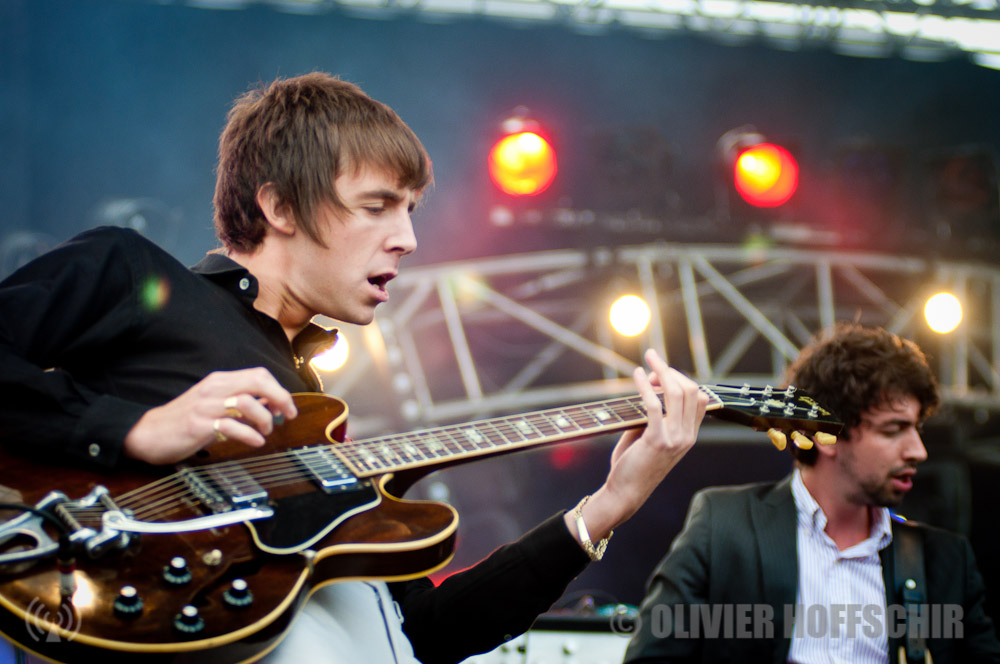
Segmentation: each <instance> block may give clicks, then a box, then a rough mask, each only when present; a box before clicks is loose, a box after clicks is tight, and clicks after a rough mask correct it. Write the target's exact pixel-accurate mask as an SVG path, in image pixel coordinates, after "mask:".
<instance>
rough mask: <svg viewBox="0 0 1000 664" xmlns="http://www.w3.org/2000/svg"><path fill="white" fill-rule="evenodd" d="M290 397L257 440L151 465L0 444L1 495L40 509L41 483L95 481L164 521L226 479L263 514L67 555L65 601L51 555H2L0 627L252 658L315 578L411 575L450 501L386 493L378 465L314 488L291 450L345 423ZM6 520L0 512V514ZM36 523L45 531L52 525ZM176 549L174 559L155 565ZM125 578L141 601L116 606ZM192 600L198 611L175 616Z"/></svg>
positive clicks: (84, 485)
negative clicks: (292, 408)
mask: <svg viewBox="0 0 1000 664" xmlns="http://www.w3.org/2000/svg"><path fill="white" fill-rule="evenodd" d="M295 399H296V405H297V407H298V409H299V413H300V415H299V417H297V418H296V419H295V420H292V421H290V422H287V423H285V424H283V425H282V426H280V427H276V429H275V431H274V433H272V435H271V436H269V437H268V439H267V443H266V445H265V447H264V448H263V449H254V448H248V447H246V446H243V445H238V444H233V443H224V444H220V445H216V446H212V447H210V448H208V449H207V450H205V451H204V452H203V453H202V454H200V455H199V456H197V457H196V458H194V459H192V460H190V461H188V462H186V463H185V464H183V465H182V466H181V467H179V468H176V469H175V468H168V469H166V472H162V474H158V472H157V471H158V470H160V469H156V468H152V467H148V466H142V467H139V466H135V467H132V468H129V469H127V470H125V471H122V470H121V469H118V470H116V471H108V472H101V471H81V470H79V469H78V468H72V467H70V466H68V465H67V466H61V465H59V464H58V463H48V462H46V463H45V464H44V465H43V464H42V463H39V462H38V461H36V460H31V459H30V458H28V457H19V456H16V455H12V454H10V453H9V452H8V451H6V450H0V501H3V502H8V503H10V502H19V503H25V504H28V505H36V504H37V503H39V502H40V501H42V500H43V499H44V498H45V497H46V494H48V493H49V492H50V491H52V490H56V491H60V492H62V493H64V494H66V496H68V497H69V499H71V500H76V499H78V498H80V497H82V496H85V495H87V494H88V493H90V492H91V491H92V490H93V489H94V488H95V487H97V486H99V485H101V486H104V487H106V488H107V489H108V493H109V495H110V497H111V499H112V500H114V501H115V503H116V504H118V505H120V506H121V507H122V508H123V509H127V510H129V511H131V512H134V514H135V516H134V518H135V519H136V520H141V521H150V522H156V523H160V524H163V523H167V524H169V523H172V522H178V521H186V520H193V519H197V518H199V517H204V516H206V515H210V514H212V513H213V512H219V511H220V510H213V509H212V507H213V505H215V504H216V503H215V500H216V499H217V495H216V494H215V492H214V491H215V490H219V487H220V486H221V487H222V488H230V489H232V491H233V493H232V494H231V495H234V496H235V497H236V499H237V500H236V501H235V502H236V504H237V506H239V501H240V500H251V499H253V500H254V501H255V503H256V504H257V505H262V506H266V507H268V508H270V509H271V510H273V515H272V516H270V517H267V518H261V519H255V520H253V521H248V522H245V523H236V524H233V525H223V526H218V527H211V528H207V529H202V528H198V529H192V530H182V531H181V532H167V533H160V532H156V533H150V532H144V533H142V534H140V535H132V536H131V539H130V541H129V542H128V544H127V546H124V547H123V548H121V549H120V550H109V551H106V552H103V553H102V554H100V555H98V556H97V557H95V558H91V557H90V556H88V555H87V553H86V552H78V553H77V555H76V571H75V573H74V577H75V580H76V590H75V592H74V593H73V594H72V596H70V597H68V598H64V597H63V596H62V594H61V592H60V576H59V572H58V571H57V569H56V564H55V559H54V557H53V556H47V557H42V558H36V559H30V560H22V561H17V562H8V563H6V564H0V608H2V609H3V610H2V611H0V632H2V633H3V634H4V635H6V636H7V637H8V638H10V639H11V640H13V641H15V642H17V643H18V644H20V645H21V646H22V647H23V648H24V649H26V650H28V651H30V652H33V653H36V654H39V655H41V656H42V657H45V658H47V659H50V660H54V661H57V662H77V661H83V660H84V659H85V658H90V657H93V658H94V659H99V660H100V661H102V662H126V661H127V662H133V661H135V660H136V659H137V658H139V657H141V658H142V660H143V661H157V662H159V661H163V662H206V663H207V662H211V663H212V664H225V663H230V662H232V663H235V662H243V661H253V660H254V659H257V658H259V657H261V656H263V655H264V654H265V653H267V652H268V651H270V650H271V649H272V648H273V647H274V646H276V645H277V644H278V642H279V641H280V640H281V638H282V637H283V635H284V634H285V632H286V631H287V630H288V628H289V626H290V625H291V622H292V620H293V619H294V617H295V615H296V613H297V612H298V610H299V608H300V607H301V606H302V604H303V603H304V602H305V600H306V599H307V598H308V596H309V595H310V594H311V593H312V591H313V590H315V589H316V588H318V587H320V586H322V585H324V584H326V583H329V582H332V581H335V580H344V579H353V578H377V579H387V580H402V579H410V578H416V577H419V576H423V575H426V574H427V573H428V572H430V571H433V570H435V569H437V568H439V567H441V566H443V565H445V564H446V563H447V562H448V561H449V560H450V558H451V555H452V551H453V547H454V539H455V530H456V527H457V514H456V513H455V511H454V510H453V509H452V508H451V507H449V506H447V505H443V504H438V503H428V502H414V501H401V500H398V499H396V498H394V497H392V496H391V495H389V494H388V493H387V491H386V489H385V484H386V482H387V481H388V479H389V477H390V476H389V475H382V476H374V477H369V478H364V479H362V478H354V479H352V481H350V482H348V483H347V485H346V486H345V485H343V484H333V485H324V483H323V482H322V481H321V480H323V479H328V475H329V473H327V475H324V472H325V470H326V469H321V470H319V471H311V470H306V471H303V470H302V469H303V468H306V469H310V467H311V465H312V464H314V463H315V460H314V459H313V458H312V457H309V458H307V459H305V460H303V458H300V457H299V456H295V455H293V456H292V457H291V458H292V461H291V462H289V461H288V460H287V459H288V458H289V456H290V455H289V452H290V451H291V452H292V453H295V452H297V451H298V449H299V448H301V449H303V450H304V449H309V448H310V447H315V446H321V447H323V448H329V447H330V446H329V443H331V442H339V441H341V440H342V439H343V433H344V430H345V428H346V420H347V407H346V405H345V404H344V403H343V402H341V401H339V400H337V399H335V398H333V397H328V396H326V395H296V397H295ZM333 447H334V448H335V447H336V446H333ZM275 458H278V459H281V460H282V463H277V462H273V461H271V459H275ZM241 464H242V465H243V466H246V467H247V468H252V469H257V470H261V469H263V471H262V472H257V473H256V474H255V477H256V478H257V479H248V477H249V476H246V475H244V474H242V471H240V472H239V473H236V474H234V473H233V471H232V469H233V468H235V467H237V466H239V465H241ZM220 468H221V469H223V471H225V474H224V475H223V474H221V473H222V472H223V471H220V470H218V469H220ZM208 469H213V470H211V471H209V470H208ZM291 470H294V471H297V472H290V471H291ZM341 472H342V470H341ZM190 477H198V478H200V480H204V479H205V478H208V479H210V480H211V481H212V487H214V490H207V491H206V492H205V493H202V492H201V484H199V483H198V482H194V483H193V484H192V483H190V482H187V481H186V480H185V478H190ZM219 477H223V479H222V480H219V479H218V478H219ZM178 478H180V479H178ZM260 478H265V479H260ZM192 486H193V487H194V489H192ZM234 487H235V488H234ZM262 491H263V492H264V493H261V492H262ZM140 499H141V500H140ZM103 511H105V510H104V508H103V507H102V506H101V505H100V504H98V505H97V506H95V507H91V508H89V509H78V510H74V511H73V517H74V518H75V519H76V520H77V521H78V522H79V524H80V525H81V526H82V527H84V528H87V527H89V528H92V529H94V530H100V529H101V522H100V515H101V513H102V512H103ZM222 513H224V511H223V512H222ZM17 516H18V514H17V513H15V512H13V511H10V510H0V525H2V524H3V522H4V521H8V523H9V521H10V520H14V519H15V517H17ZM38 523H39V524H40V523H41V522H40V521H39V522H38ZM44 528H45V530H46V531H47V532H48V533H49V534H50V535H51V536H52V537H53V538H54V537H55V529H54V528H51V526H48V525H46V526H45V527H44ZM5 540H6V541H5ZM29 540H30V534H28V535H25V534H21V535H13V536H11V534H10V533H9V532H8V534H7V537H6V538H4V533H3V531H2V530H0V554H3V553H6V552H9V551H12V550H16V549H17V548H18V545H24V546H28V547H31V546H33V545H34V544H35V542H33V541H29ZM22 548H23V547H22ZM176 558H183V560H184V566H183V567H182V568H181V570H180V571H178V569H177V568H176V567H175V568H172V569H171V570H169V571H168V573H165V569H167V568H168V567H169V566H170V565H171V561H172V560H174V559H176ZM187 575H189V576H190V578H189V579H187V578H186V577H187ZM235 579H242V580H244V581H245V582H246V584H247V588H248V590H249V595H242V594H240V593H235V595H234V593H233V591H232V584H233V581H234V580H235ZM124 586H131V587H132V588H134V589H135V590H136V591H137V595H138V597H139V598H140V600H141V610H139V611H133V610H132V609H131V608H128V609H127V610H125V611H123V610H121V606H119V607H118V608H116V601H120V600H119V593H120V591H121V589H122V587H124ZM227 593H230V595H229V596H228V597H227ZM233 596H236V597H237V600H236V601H233V600H232V598H233ZM247 598H249V601H247ZM189 606H193V607H195V608H196V609H197V617H196V618H195V619H194V620H193V621H189V623H193V624H189V623H185V622H184V621H183V620H182V621H181V622H180V623H179V624H180V626H178V625H177V624H175V623H177V620H178V616H179V615H180V614H181V613H182V610H183V609H184V607H189Z"/></svg>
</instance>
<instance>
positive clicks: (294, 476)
mask: <svg viewBox="0 0 1000 664" xmlns="http://www.w3.org/2000/svg"><path fill="white" fill-rule="evenodd" d="M611 405H612V402H606V403H604V404H600V407H603V408H607V407H608V406H611ZM635 405H636V404H635V401H634V400H632V401H626V402H614V403H613V406H614V408H620V407H626V408H629V409H634V407H635ZM568 410H577V411H582V414H583V416H584V418H585V419H586V420H593V419H594V418H593V416H592V415H590V414H589V413H588V412H587V409H586V408H580V407H577V408H575V409H555V410H553V411H549V413H548V414H552V413H554V412H558V413H559V414H560V415H561V416H563V417H565V416H567V415H569V416H570V417H572V418H573V419H574V420H578V419H579V417H578V413H570V412H567V411H568ZM619 417H620V415H619ZM527 419H534V420H536V421H535V422H533V423H531V424H532V426H533V427H534V429H535V430H536V431H539V432H540V431H541V430H540V429H539V428H538V421H537V420H538V419H539V417H537V416H526V417H522V418H521V419H519V420H518V421H519V422H523V421H525V420H527ZM545 419H548V418H545ZM510 422H511V418H503V419H498V420H494V421H490V422H486V423H482V424H481V425H480V426H479V429H480V430H481V428H482V425H485V424H489V425H491V426H493V428H494V429H495V430H496V431H497V432H498V433H499V434H500V435H501V436H503V438H505V439H506V440H507V441H508V443H517V442H522V441H524V440H528V441H530V440H531V436H529V435H524V434H525V432H524V431H523V430H520V429H517V430H515V429H514V428H512V427H511V425H510ZM498 423H499V425H500V426H497V424H498ZM577 425H578V426H579V424H577ZM550 426H551V425H550ZM460 428H461V427H458V429H460ZM455 432H456V427H452V428H451V429H448V428H445V429H442V430H440V431H439V433H440V434H446V435H449V436H450V437H451V438H452V440H453V442H455V443H456V446H457V447H458V448H459V450H460V452H465V453H468V452H470V451H472V452H474V451H477V450H478V449H484V448H473V449H472V450H469V449H468V448H465V447H463V446H462V445H461V444H459V441H457V440H456V439H455V437H454V433H455ZM431 433H433V432H431ZM509 433H513V434H514V436H516V437H517V438H520V439H521V440H516V439H515V440H513V441H511V440H510V439H511V436H510V435H508V434H509ZM559 433H564V432H562V431H559ZM419 435H420V434H419V433H418V434H402V435H400V436H396V437H395V438H396V439H398V440H393V438H388V439H382V440H380V445H381V448H380V449H381V450H385V449H386V448H388V449H389V450H390V451H391V452H392V457H393V458H394V459H403V457H401V456H400V455H399V454H398V452H396V451H395V450H393V448H392V446H393V445H400V444H402V445H403V446H404V447H403V449H404V451H405V453H406V455H407V456H408V457H409V458H410V459H412V460H413V461H418V462H419V461H421V460H425V459H426V458H427V451H421V450H420V449H419V447H417V446H416V445H414V443H418V444H419V442H420V441H419V440H414V438H415V436H419ZM543 437H544V434H543ZM343 445H344V444H341V446H343ZM348 445H349V444H348ZM501 445H503V443H501ZM359 447H360V446H359ZM495 447H496V444H495V443H491V444H490V446H489V447H487V448H485V449H493V448H495ZM412 449H416V450H417V451H418V452H420V454H421V456H422V457H424V459H420V458H417V457H416V456H414V455H413V453H412V452H411V451H410V450H412ZM344 451H345V452H348V453H349V450H344ZM369 454H370V452H369ZM271 456H272V457H284V458H282V462H283V464H284V466H285V467H284V468H282V469H281V471H280V472H283V473H284V475H275V474H274V473H273V472H272V473H271V475H270V477H263V476H261V475H260V474H259V473H258V475H257V476H254V479H257V480H260V481H262V482H264V483H266V484H267V485H268V486H276V485H278V484H280V483H281V482H282V481H286V482H287V481H299V480H300V479H302V473H301V470H300V469H299V468H298V467H288V462H289V458H288V455H286V454H276V455H271ZM296 456H298V457H301V455H296ZM386 456H389V455H388V454H384V457H386ZM439 456H440V455H433V456H432V459H433V458H436V457H439ZM296 461H299V462H300V463H302V464H304V465H307V467H308V464H307V462H306V460H305V459H303V458H297V459H296ZM386 462H387V463H382V462H381V461H380V463H381V464H382V465H388V466H389V468H390V469H391V467H392V461H390V460H389V459H386ZM404 463H405V460H404ZM257 465H260V464H259V463H258V464H257ZM225 466H230V467H233V466H235V467H237V472H238V473H239V475H238V476H235V477H230V478H228V479H229V480H230V481H233V480H236V481H237V483H238V482H239V481H242V480H243V479H244V477H245V476H246V474H247V473H248V470H249V469H248V468H247V467H246V465H244V464H240V463H239V462H224V463H222V464H217V465H216V466H215V467H214V468H212V469H211V470H210V471H209V472H211V473H213V474H214V475H215V476H216V477H220V476H221V477H220V479H227V478H225V476H224V473H223V471H222V468H223V467H225ZM187 472H191V473H199V472H202V471H201V469H195V470H191V469H189V470H188V471H187ZM173 480H174V481H173V482H172V484H175V485H181V487H186V483H185V482H184V481H183V476H182V475H181V474H177V475H176V476H174V478H173ZM147 488H148V487H147ZM159 488H160V489H166V488H167V487H165V486H161V487H159ZM177 493H178V492H176V491H175V492H174V494H173V495H170V494H168V495H166V496H164V497H163V498H162V499H161V501H160V502H161V503H162V502H164V501H166V502H168V503H169V502H170V501H171V500H174V499H176V498H177ZM180 493H181V494H183V493H188V495H189V497H190V494H192V493H194V492H193V491H186V490H181V491H180ZM151 496H152V494H151V492H149V491H146V492H145V495H137V496H136V497H137V498H142V499H143V501H144V503H145V504H144V505H143V510H144V513H143V514H142V515H141V516H144V517H147V518H148V513H152V511H153V510H155V508H156V507H157V505H156V504H150V503H149V500H150V498H151ZM123 502H124V503H125V506H127V503H128V502H129V501H123ZM137 516H140V515H139V514H138V513H137Z"/></svg>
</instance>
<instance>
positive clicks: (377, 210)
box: [365, 207, 385, 214]
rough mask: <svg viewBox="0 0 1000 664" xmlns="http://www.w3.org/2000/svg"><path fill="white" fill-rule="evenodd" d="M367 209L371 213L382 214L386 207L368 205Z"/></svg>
mask: <svg viewBox="0 0 1000 664" xmlns="http://www.w3.org/2000/svg"><path fill="white" fill-rule="evenodd" d="M365 210H366V211H367V212H368V213H369V214H382V213H383V212H385V208H383V207H366V208H365Z"/></svg>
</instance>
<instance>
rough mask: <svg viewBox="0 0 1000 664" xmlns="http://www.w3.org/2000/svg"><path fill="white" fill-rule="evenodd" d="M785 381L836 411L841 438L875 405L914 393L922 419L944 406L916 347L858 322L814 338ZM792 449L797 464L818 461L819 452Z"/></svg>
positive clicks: (898, 337)
mask: <svg viewBox="0 0 1000 664" xmlns="http://www.w3.org/2000/svg"><path fill="white" fill-rule="evenodd" d="M786 383H787V384H788V385H794V386H795V387H797V388H799V389H802V390H805V391H806V392H808V393H809V394H810V395H812V396H813V397H814V398H815V399H816V400H817V401H819V402H820V403H821V404H823V405H824V406H825V407H827V408H828V409H830V410H831V411H833V412H834V413H836V414H837V415H838V416H839V417H840V419H841V421H842V422H843V423H844V432H843V433H842V434H841V436H842V437H848V438H849V436H850V433H851V431H852V430H853V429H854V428H855V427H856V426H858V424H860V423H861V416H862V415H863V414H864V413H865V412H866V411H868V410H869V409H871V408H873V407H878V406H882V405H886V404H889V403H892V402H893V401H895V400H897V399H899V398H902V397H906V396H911V395H912V396H914V397H916V399H917V401H919V402H920V420H921V421H923V420H925V419H926V418H928V417H930V416H931V414H932V413H933V412H934V410H935V409H936V408H937V406H938V404H939V402H940V396H939V394H938V384H937V379H936V378H935V377H934V373H933V372H932V371H931V368H930V366H929V365H928V363H927V358H926V357H925V356H924V353H923V351H921V350H920V348H919V347H918V346H917V345H916V344H915V343H913V342H912V341H909V340H907V339H903V338H902V337H900V336H898V335H895V334H892V333H891V332H887V331H886V330H884V329H882V328H880V327H867V326H864V325H861V324H858V323H841V324H839V325H837V326H835V327H834V328H833V329H832V330H827V331H825V332H822V333H820V334H818V335H817V336H816V337H814V338H813V340H812V341H811V342H810V343H809V345H807V346H806V347H805V348H803V349H802V352H801V353H800V354H799V356H798V358H797V359H796V360H795V361H794V362H793V363H792V365H791V366H790V367H788V371H787V373H786ZM788 448H789V449H790V450H791V452H792V454H793V456H795V458H796V460H798V461H799V462H801V463H803V464H805V465H807V466H811V465H813V464H814V463H815V462H816V456H817V453H816V449H815V448H812V449H809V450H801V449H799V448H798V447H796V446H795V445H789V446H788Z"/></svg>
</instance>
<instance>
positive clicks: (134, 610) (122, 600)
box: [113, 586, 142, 618]
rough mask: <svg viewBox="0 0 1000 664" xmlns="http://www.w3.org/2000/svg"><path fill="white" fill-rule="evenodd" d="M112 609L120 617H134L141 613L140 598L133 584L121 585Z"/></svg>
mask: <svg viewBox="0 0 1000 664" xmlns="http://www.w3.org/2000/svg"><path fill="white" fill-rule="evenodd" d="M113 607H114V611H115V613H116V614H117V615H119V616H121V617H122V618H134V617H135V616H138V615H139V614H140V613H142V598H141V597H139V591H138V590H136V589H135V587H134V586H122V588H121V590H119V591H118V597H116V598H115V601H114V605H113Z"/></svg>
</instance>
